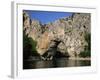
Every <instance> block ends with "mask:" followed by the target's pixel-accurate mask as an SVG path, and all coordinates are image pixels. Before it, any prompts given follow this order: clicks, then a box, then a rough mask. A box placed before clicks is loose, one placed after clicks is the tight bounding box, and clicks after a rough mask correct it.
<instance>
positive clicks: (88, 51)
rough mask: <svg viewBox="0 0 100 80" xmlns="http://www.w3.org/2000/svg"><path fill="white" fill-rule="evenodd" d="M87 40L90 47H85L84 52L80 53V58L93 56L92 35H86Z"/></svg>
mask: <svg viewBox="0 0 100 80" xmlns="http://www.w3.org/2000/svg"><path fill="white" fill-rule="evenodd" d="M85 40H86V41H87V43H88V46H85V49H84V51H83V52H81V53H80V57H90V56H91V34H89V33H87V34H86V35H85Z"/></svg>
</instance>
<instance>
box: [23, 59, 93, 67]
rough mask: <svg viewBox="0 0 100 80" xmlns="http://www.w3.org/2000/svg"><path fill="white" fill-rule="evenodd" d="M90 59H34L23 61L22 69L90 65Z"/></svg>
mask: <svg viewBox="0 0 100 80" xmlns="http://www.w3.org/2000/svg"><path fill="white" fill-rule="evenodd" d="M90 65H91V61H90V60H72V59H66V58H61V59H55V60H48V61H43V60H36V61H25V62H24V65H23V68H24V69H38V68H57V67H77V66H90Z"/></svg>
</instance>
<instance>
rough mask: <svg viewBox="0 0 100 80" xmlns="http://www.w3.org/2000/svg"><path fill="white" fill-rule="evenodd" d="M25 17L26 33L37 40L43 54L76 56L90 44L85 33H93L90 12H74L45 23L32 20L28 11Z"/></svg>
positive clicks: (39, 49)
mask: <svg viewBox="0 0 100 80" xmlns="http://www.w3.org/2000/svg"><path fill="white" fill-rule="evenodd" d="M23 19H24V23H23V26H24V30H25V33H26V34H27V35H28V37H31V38H32V39H33V40H35V41H37V46H36V49H37V52H38V54H39V55H41V56H42V55H44V54H47V56H50V55H52V56H54V55H55V53H56V52H60V53H61V54H64V55H67V56H69V57H76V56H78V55H79V54H80V52H82V51H84V48H85V46H88V44H87V41H86V40H85V35H86V34H87V33H89V34H90V33H91V32H90V30H91V29H90V28H91V27H90V26H91V25H90V23H91V19H90V14H89V13H74V14H73V15H72V16H70V17H68V18H67V17H65V18H62V19H59V20H56V21H55V22H53V23H48V24H45V25H42V24H41V23H40V22H39V21H38V20H31V19H30V18H29V16H28V14H27V13H26V12H24V13H23ZM57 42H58V43H57ZM53 51H54V52H53Z"/></svg>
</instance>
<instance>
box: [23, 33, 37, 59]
mask: <svg viewBox="0 0 100 80" xmlns="http://www.w3.org/2000/svg"><path fill="white" fill-rule="evenodd" d="M36 44H37V42H36V41H34V40H33V39H32V38H29V37H28V35H26V34H25V31H23V57H24V59H27V58H29V57H30V56H37V51H36Z"/></svg>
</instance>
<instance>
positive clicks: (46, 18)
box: [24, 10, 72, 24]
mask: <svg viewBox="0 0 100 80" xmlns="http://www.w3.org/2000/svg"><path fill="white" fill-rule="evenodd" d="M24 11H25V12H27V13H28V15H29V17H30V19H31V20H33V19H35V20H39V21H40V22H41V23H42V24H47V23H49V22H54V21H55V20H57V19H60V18H63V17H68V16H71V15H72V13H70V12H53V11H34V10H24Z"/></svg>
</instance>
